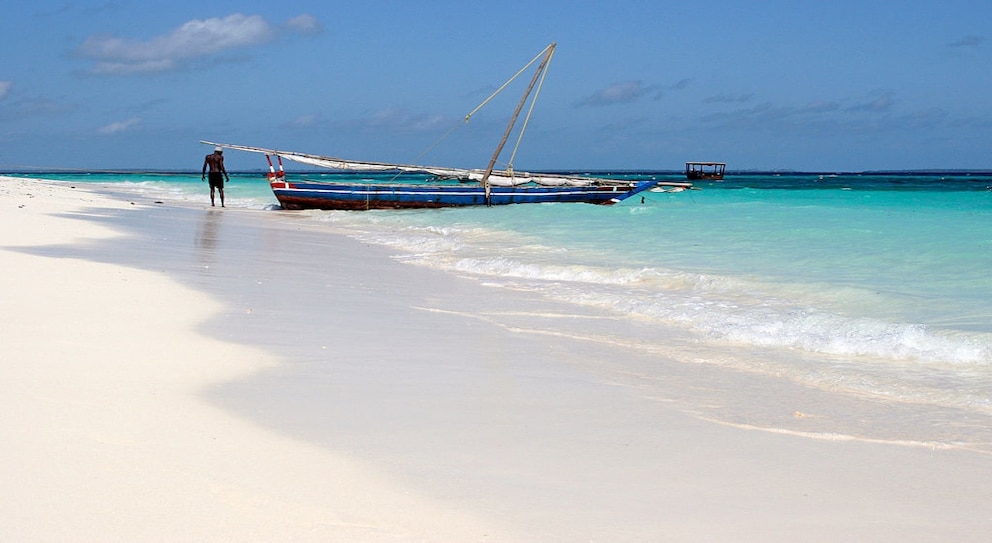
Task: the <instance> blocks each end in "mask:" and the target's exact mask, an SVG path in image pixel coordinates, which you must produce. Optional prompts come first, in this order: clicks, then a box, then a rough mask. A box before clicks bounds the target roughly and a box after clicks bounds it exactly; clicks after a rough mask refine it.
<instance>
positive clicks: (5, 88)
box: [0, 81, 14, 100]
mask: <svg viewBox="0 0 992 543" xmlns="http://www.w3.org/2000/svg"><path fill="white" fill-rule="evenodd" d="M13 85H14V84H13V83H11V82H10V81H0V100H3V99H4V98H5V97H6V96H7V93H9V92H10V88H11V87H12V86H13Z"/></svg>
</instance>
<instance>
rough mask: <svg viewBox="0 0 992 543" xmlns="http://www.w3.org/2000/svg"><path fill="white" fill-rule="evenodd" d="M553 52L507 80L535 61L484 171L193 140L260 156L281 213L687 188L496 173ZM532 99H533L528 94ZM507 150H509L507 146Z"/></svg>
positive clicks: (620, 196) (610, 196)
mask: <svg viewBox="0 0 992 543" xmlns="http://www.w3.org/2000/svg"><path fill="white" fill-rule="evenodd" d="M554 50H555V44H554V43H552V44H551V45H549V46H548V47H546V48H545V49H544V50H543V51H542V52H541V53H540V54H538V55H537V56H536V57H534V59H533V60H531V61H530V62H529V63H528V64H527V65H526V66H524V68H522V69H521V70H520V71H519V72H517V75H515V76H514V77H513V78H511V79H510V81H512V80H513V79H514V78H516V77H517V76H518V75H520V74H521V73H523V72H524V71H525V70H526V69H527V68H528V67H530V66H531V65H532V64H534V63H535V62H537V61H538V59H540V61H541V62H540V64H539V65H538V67H537V70H536V71H535V73H534V75H533V77H532V79H531V81H530V85H528V87H527V90H526V91H525V92H524V95H523V97H522V98H521V99H520V102H519V103H518V104H517V108H516V110H515V111H514V113H513V116H512V117H511V119H510V123H509V125H508V126H507V127H506V131H505V133H504V134H503V138H502V139H501V140H500V142H499V145H497V147H496V150H495V152H494V153H493V156H492V158H491V159H490V161H489V165H488V166H487V167H486V168H485V169H461V168H447V167H436V166H419V165H410V164H391V163H384V162H366V161H358V160H345V159H340V158H334V157H327V156H321V155H313V154H308V153H300V152H295V151H282V150H277V149H266V148H262V147H250V146H246V145H234V144H228V143H214V142H208V141H201V143H205V144H208V145H214V146H219V147H223V148H227V149H234V150H238V151H248V152H253V153H262V154H264V155H266V160H267V161H268V164H269V174H268V178H269V185H270V186H271V188H272V192H273V194H275V196H276V199H277V200H279V203H280V204H281V205H282V207H283V208H286V209H352V210H355V209H404V208H436V207H453V206H483V205H484V206H493V205H505V204H529V203H553V202H580V203H590V204H606V205H609V204H614V203H617V202H620V201H623V200H625V199H627V198H630V197H631V196H634V195H635V194H639V193H641V192H644V191H647V190H656V191H658V190H661V191H679V190H684V189H687V188H691V187H692V184H691V183H674V182H663V181H656V180H629V179H608V178H599V177H588V176H573V175H561V174H549V173H540V174H532V173H526V172H518V171H514V170H513V166H512V164H510V165H508V166H507V167H506V169H504V170H495V169H494V168H495V165H496V161H497V160H498V158H499V156H500V154H501V152H502V151H503V146H504V145H505V144H506V141H507V139H508V138H509V136H510V133H511V132H512V130H513V126H514V125H515V124H516V121H517V117H518V116H519V114H520V112H521V110H522V109H523V106H524V104H525V103H526V101H527V98H528V96H530V94H531V92H532V91H533V90H534V87H535V85H537V87H538V89H540V85H539V84H538V83H539V82H541V83H543V81H544V75H545V74H546V73H547V68H548V63H549V62H550V61H551V57H552V55H553V54H554ZM510 81H508V82H507V83H506V84H504V85H503V87H501V88H500V90H502V88H504V87H506V85H507V84H509V82H510ZM498 92H499V91H497V93H498ZM493 96H495V93H494V94H493ZM493 96H490V97H489V98H488V99H487V100H486V101H485V102H483V104H482V105H485V104H486V102H488V101H489V100H490V99H492V97H493ZM534 100H536V93H535V98H534ZM482 105H480V106H479V107H477V108H476V109H475V110H474V111H473V112H472V113H469V114H468V115H466V117H465V120H466V121H468V120H469V118H470V117H471V116H472V115H473V114H475V113H476V112H477V111H478V110H479V109H480V108H481V107H482ZM533 107H534V104H533V102H532V103H531V107H530V109H531V110H533ZM527 116H528V117H529V116H530V111H528V115H527ZM523 126H524V128H526V126H527V119H525V120H524V123H523ZM521 136H522V132H521V134H519V135H518V137H517V145H518V146H519V144H520V139H521ZM515 152H516V149H514V153H515ZM273 156H274V157H276V159H277V162H278V166H279V169H278V171H276V169H275V166H274V165H273V163H272V157H273ZM284 158H285V159H287V160H292V161H295V162H299V163H302V164H307V165H310V166H318V167H322V168H329V169H334V170H346V171H364V172H396V173H397V176H398V175H399V174H401V173H422V174H427V180H426V181H423V182H389V183H372V182H370V183H364V182H334V181H307V180H301V181H290V180H287V179H286V174H285V171H284V169H283V163H282V159H284ZM511 162H512V159H511Z"/></svg>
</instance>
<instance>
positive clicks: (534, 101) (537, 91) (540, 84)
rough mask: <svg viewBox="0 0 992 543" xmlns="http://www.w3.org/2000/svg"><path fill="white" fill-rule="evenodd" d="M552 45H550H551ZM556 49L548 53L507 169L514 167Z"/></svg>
mask: <svg viewBox="0 0 992 543" xmlns="http://www.w3.org/2000/svg"><path fill="white" fill-rule="evenodd" d="M549 47H550V46H549ZM554 55H555V52H554V50H552V51H551V54H550V55H548V60H547V62H545V63H544V71H543V72H541V80H540V81H538V83H537V88H536V89H534V97H533V98H532V99H531V101H530V107H529V108H527V116H526V117H524V122H523V124H521V125H520V133H519V134H517V143H516V144H515V145H514V146H513V152H512V153H510V159H509V160H508V161H507V163H506V164H507V166H506V169H507V170H512V169H513V159H514V158H516V156H517V149H519V148H520V142H521V141H523V139H524V132H526V131H527V123H529V122H530V116H531V114H532V113H534V106H535V105H536V104H537V97H538V96H539V95H540V94H541V87H543V86H544V78H545V77H546V76H547V75H548V66H550V65H551V58H552V57H554Z"/></svg>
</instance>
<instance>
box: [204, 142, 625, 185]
mask: <svg viewBox="0 0 992 543" xmlns="http://www.w3.org/2000/svg"><path fill="white" fill-rule="evenodd" d="M201 143H204V144H207V145H213V146H216V147H223V148H226V149H234V150H238V151H248V152H251V153H262V154H266V155H269V156H279V157H282V158H284V159H286V160H292V161H294V162H299V163H301V164H306V165H308V166H317V167H319V168H328V169H332V170H347V171H368V172H383V171H402V172H421V173H428V174H431V175H434V176H437V177H440V178H443V179H462V180H468V181H477V182H480V183H481V182H482V178H483V176H484V175H485V171H483V170H481V169H463V168H446V167H441V166H417V165H411V164H390V163H386V162H364V161H360V160H345V159H341V158H334V157H326V156H320V155H312V154H308V153H299V152H295V151H280V150H277V149H265V148H263V147H249V146H246V145H235V144H230V143H215V142H209V141H201ZM527 183H535V184H538V185H545V186H563V185H572V186H582V185H611V184H629V181H618V180H612V179H600V178H597V177H580V176H568V175H555V174H539V175H536V174H530V173H527V172H507V171H498V172H493V173H491V174H490V175H489V184H490V185H493V186H502V187H512V186H518V185H525V184H527Z"/></svg>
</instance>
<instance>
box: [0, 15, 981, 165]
mask: <svg viewBox="0 0 992 543" xmlns="http://www.w3.org/2000/svg"><path fill="white" fill-rule="evenodd" d="M16 4H17V5H10V6H5V8H4V17H3V18H2V19H0V32H2V35H3V36H4V45H3V47H2V48H0V171H2V170H12V169H21V168H26V167H40V168H89V169H144V168H150V169H152V168H154V169H162V168H164V169H193V170H196V169H198V168H199V166H200V164H201V163H202V158H203V155H204V154H206V153H207V152H208V149H207V148H206V147H205V146H203V145H200V144H199V143H198V142H199V140H200V139H208V140H214V141H223V142H231V143H239V144H245V145H257V146H265V147H278V148H283V149H291V150H296V151H305V152H312V153H317V154H324V155H331V156H338V157H344V158H354V159H363V160H376V161H389V162H421V163H431V164H442V165H451V166H467V167H484V166H485V162H486V161H487V160H488V156H489V154H490V153H491V152H492V149H493V148H494V146H495V144H496V142H497V141H498V139H499V137H500V135H501V134H502V130H503V123H505V122H506V120H507V119H508V117H509V115H510V112H511V111H512V108H513V105H514V103H515V102H516V100H517V99H518V97H519V93H521V92H522V91H523V86H524V84H525V81H522V82H520V83H518V84H517V85H516V86H515V87H511V88H510V89H509V90H508V91H507V93H504V95H501V98H500V99H499V100H497V101H495V102H494V103H492V104H490V105H489V106H487V108H486V109H484V110H483V111H482V112H480V113H479V114H477V115H476V116H475V117H474V118H473V119H472V121H471V122H470V123H468V124H467V125H466V124H465V123H463V122H461V121H460V119H462V117H464V115H465V114H466V113H468V112H469V111H471V110H472V109H473V108H474V107H475V106H476V105H477V104H478V103H479V102H481V101H482V100H483V99H484V98H485V96H486V95H487V94H488V92H490V91H491V90H492V89H494V88H495V87H496V86H498V85H499V84H501V83H502V82H503V81H504V80H505V79H507V78H508V77H509V76H510V75H512V74H513V73H514V72H516V71H517V69H519V68H520V67H521V66H523V64H524V63H526V62H527V61H529V60H530V59H531V58H533V57H534V55H536V54H537V53H538V52H539V51H540V50H541V49H542V48H544V47H545V46H546V45H547V44H548V43H550V42H552V41H554V42H557V43H558V49H557V52H556V54H555V57H554V60H553V62H552V64H551V68H550V71H549V73H548V78H547V81H546V82H545V84H544V87H543V90H542V93H541V97H540V101H539V102H538V104H537V108H536V110H535V113H534V116H533V118H532V120H531V124H530V126H529V128H528V131H527V134H526V135H525V138H524V141H523V145H522V148H521V150H520V151H519V152H518V153H517V156H516V159H515V161H514V166H515V167H516V168H518V169H521V170H525V169H573V168H574V169H680V168H681V167H682V164H683V163H684V162H685V161H687V160H718V161H725V162H727V163H728V164H729V167H730V168H732V169H793V170H807V171H861V170H872V169H889V168H898V169H909V168H992V30H990V28H992V27H990V23H992V2H988V0H980V1H955V0H944V1H940V2H938V1H915V0H903V1H894V0H892V1H889V0H877V1H875V2H863V1H860V0H859V1H856V2H855V1H846V0H837V1H834V2H829V3H828V2H822V1H808V2H807V1H802V0H796V1H790V2H786V1H775V0H769V1H765V2H760V3H758V2H740V1H729V0H728V1H711V2H693V1H690V0H681V1H678V2H669V1H665V0H646V1H634V0H614V1H612V2H591V1H583V0H572V1H567V2H566V1H557V0H553V1H543V2H542V1H540V0H534V1H529V2H516V1H513V0H506V1H504V2H479V1H470V0H461V1H431V0H420V1H416V2H415V1H379V0H364V1H362V2H333V1H292V0H284V1H280V2H264V1H257V2H252V1H239V2H227V1H210V2H204V1H200V2H188V1H184V0H172V1H169V2H149V1H141V2H139V1H137V0H108V1H104V0H95V1H92V2H84V1H72V0H68V1H65V0H63V1H54V2H49V1H44V0H40V1H36V2H34V3H30V4H29V3H26V2H18V3H16ZM458 125H461V126H459V128H458V129H457V130H455V131H454V133H453V134H452V135H451V136H449V137H448V138H446V139H445V140H444V141H442V142H441V143H440V144H438V145H437V146H436V147H433V148H432V147H431V146H432V145H433V144H435V143H436V142H437V141H438V140H439V138H441V136H442V135H443V134H445V133H447V132H448V131H449V129H451V128H453V127H455V126H458ZM429 148H430V149H431V150H430V152H429V153H428V154H426V155H424V154H423V153H424V152H425V151H427V150H428V149H429ZM260 161H261V162H263V163H264V159H261V157H259V156H256V155H252V154H246V153H234V152H231V153H229V154H228V156H227V162H228V165H229V167H230V168H232V169H252V168H258V167H261V166H263V165H264V164H263V163H260Z"/></svg>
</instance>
